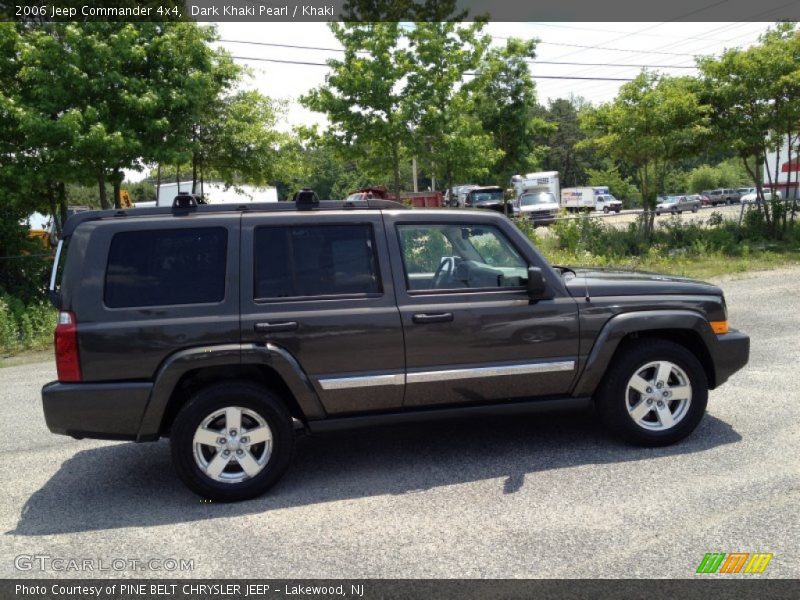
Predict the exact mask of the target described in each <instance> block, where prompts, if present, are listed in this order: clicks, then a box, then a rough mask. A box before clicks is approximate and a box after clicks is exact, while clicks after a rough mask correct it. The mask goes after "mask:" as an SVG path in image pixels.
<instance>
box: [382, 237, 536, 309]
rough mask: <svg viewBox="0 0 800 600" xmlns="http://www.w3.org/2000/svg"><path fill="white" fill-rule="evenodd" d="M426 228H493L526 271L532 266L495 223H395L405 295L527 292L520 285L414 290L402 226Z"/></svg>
mask: <svg viewBox="0 0 800 600" xmlns="http://www.w3.org/2000/svg"><path fill="white" fill-rule="evenodd" d="M415 225H419V226H426V225H445V226H447V225H451V226H459V225H462V226H463V225H466V226H484V227H492V228H493V229H494V230H495V231H498V232H500V233H501V234H502V235H504V236H505V238H506V242H507V243H508V245H509V246H511V247H512V248H513V249H514V250H515V251H516V253H517V255H519V257H520V258H521V259H522V260H523V261H525V264H526V267H525V268H526V269H529V268H530V267H531V266H533V265H531V263H530V261H529V260H528V259H527V258H526V256H525V253H524V252H522V251H521V250H520V248H519V246H517V245H516V244H515V243H514V241H513V240H512V239H511V237H510V236H509V235H507V234H506V233H505V232H504V231H503V230H502V229H501V228H500V227H498V226H497V225H495V224H494V223H483V224H482V223H479V222H472V223H460V222H455V221H395V223H394V230H395V235H396V236H397V247H398V248H399V249H400V253H399V254H400V265H401V266H402V268H403V282H404V283H405V293H406V294H408V296H436V295H441V294H447V295H455V294H486V293H503V292H519V291H525V290H527V288H526V286H524V285H519V286H508V287H480V288H442V289H430V288H426V289H421V290H413V289H411V287H410V285H409V280H408V269H407V268H406V260H405V255H404V253H403V240H402V238H401V236H400V227H401V226H415Z"/></svg>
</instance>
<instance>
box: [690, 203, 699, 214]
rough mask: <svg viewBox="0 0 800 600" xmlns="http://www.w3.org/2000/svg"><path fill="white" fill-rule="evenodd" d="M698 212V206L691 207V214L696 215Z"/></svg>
mask: <svg viewBox="0 0 800 600" xmlns="http://www.w3.org/2000/svg"><path fill="white" fill-rule="evenodd" d="M698 210H700V207H699V206H697V205H696V204H695V205H694V206H693V207H692V212H693V213H696V212H697V211H698Z"/></svg>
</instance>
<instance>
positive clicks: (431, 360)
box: [384, 211, 579, 407]
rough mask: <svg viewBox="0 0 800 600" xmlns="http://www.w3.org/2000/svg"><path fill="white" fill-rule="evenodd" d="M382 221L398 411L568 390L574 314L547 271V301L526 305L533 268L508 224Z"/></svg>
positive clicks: (401, 215) (406, 218) (475, 218)
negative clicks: (395, 322)
mask: <svg viewBox="0 0 800 600" xmlns="http://www.w3.org/2000/svg"><path fill="white" fill-rule="evenodd" d="M384 214H385V215H386V216H385V218H386V220H387V229H388V237H387V240H388V242H389V247H390V248H391V256H392V271H393V273H394V278H395V286H396V289H397V298H398V305H399V309H400V316H401V319H402V322H403V331H404V333H405V343H406V365H407V370H406V397H405V401H404V406H406V407H415V406H423V405H447V404H461V403H485V402H491V401H500V400H504V399H512V398H529V397H542V396H549V395H557V394H563V393H566V392H567V391H568V390H569V388H570V385H571V383H572V381H573V378H574V376H575V367H576V362H577V356H578V333H579V331H578V310H577V304H576V302H575V300H574V299H573V298H572V297H571V296H569V295H568V294H566V292H564V291H563V286H561V291H560V292H559V291H558V290H557V288H558V287H559V286H558V282H557V281H550V280H549V278H550V277H551V276H553V274H552V272H551V271H549V270H548V272H547V277H548V285H550V286H551V287H552V288H553V290H554V297H553V298H552V299H549V300H540V301H537V302H535V303H531V302H530V299H529V297H528V295H527V292H526V289H525V287H524V276H526V275H527V268H528V266H529V265H532V266H539V265H541V264H542V260H541V258H540V257H538V256H537V255H536V253H535V252H534V251H533V250H532V248H530V246H527V247H524V246H523V245H522V244H519V239H518V237H516V236H515V231H516V228H515V227H514V225H513V224H511V222H510V221H508V220H506V219H497V218H491V217H490V218H485V217H482V215H479V214H476V215H469V216H468V217H467V216H465V214H464V213H461V214H458V215H446V214H443V213H441V212H437V213H427V214H426V213H423V212H422V211H419V212H417V211H413V212H412V211H396V212H392V213H384ZM517 235H518V234H517ZM515 237H516V241H514V240H515Z"/></svg>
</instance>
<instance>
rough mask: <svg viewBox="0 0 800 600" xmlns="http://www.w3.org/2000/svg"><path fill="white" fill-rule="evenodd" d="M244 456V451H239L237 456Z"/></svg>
mask: <svg viewBox="0 0 800 600" xmlns="http://www.w3.org/2000/svg"><path fill="white" fill-rule="evenodd" d="M242 454H244V450H242V449H239V450H237V451H236V455H237V456H241V455H242Z"/></svg>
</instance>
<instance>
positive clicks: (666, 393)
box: [661, 390, 669, 398]
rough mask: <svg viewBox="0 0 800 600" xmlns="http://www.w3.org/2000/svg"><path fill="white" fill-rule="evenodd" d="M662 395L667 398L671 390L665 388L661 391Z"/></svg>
mask: <svg viewBox="0 0 800 600" xmlns="http://www.w3.org/2000/svg"><path fill="white" fill-rule="evenodd" d="M661 395H662V396H664V398H667V397H669V392H668V391H666V390H665V391H663V392H662V393H661Z"/></svg>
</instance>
